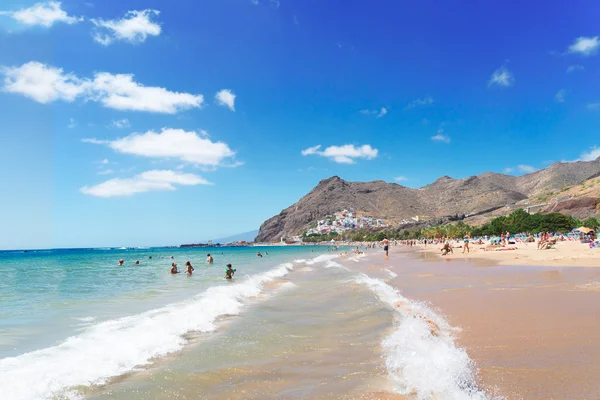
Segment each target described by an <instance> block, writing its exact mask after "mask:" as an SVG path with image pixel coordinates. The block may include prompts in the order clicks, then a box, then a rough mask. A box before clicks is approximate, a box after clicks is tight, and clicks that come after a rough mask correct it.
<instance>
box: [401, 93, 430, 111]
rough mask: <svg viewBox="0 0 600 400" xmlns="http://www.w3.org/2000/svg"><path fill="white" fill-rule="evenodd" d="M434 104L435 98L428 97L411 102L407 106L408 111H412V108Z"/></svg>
mask: <svg viewBox="0 0 600 400" xmlns="http://www.w3.org/2000/svg"><path fill="white" fill-rule="evenodd" d="M432 103H433V98H432V97H431V96H427V97H424V98H422V99H416V100H413V101H411V102H410V103H409V104H408V105H407V106H406V109H407V110H410V109H411V108H415V107H426V106H428V105H430V104H432Z"/></svg>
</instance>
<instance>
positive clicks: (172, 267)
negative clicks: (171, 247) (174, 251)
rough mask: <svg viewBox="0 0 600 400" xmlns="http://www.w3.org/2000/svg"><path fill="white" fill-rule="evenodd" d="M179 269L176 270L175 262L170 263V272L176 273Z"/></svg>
mask: <svg viewBox="0 0 600 400" xmlns="http://www.w3.org/2000/svg"><path fill="white" fill-rule="evenodd" d="M178 273H179V271H178V270H177V263H173V264H171V274H178Z"/></svg>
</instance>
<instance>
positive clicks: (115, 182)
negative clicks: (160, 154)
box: [79, 170, 211, 197]
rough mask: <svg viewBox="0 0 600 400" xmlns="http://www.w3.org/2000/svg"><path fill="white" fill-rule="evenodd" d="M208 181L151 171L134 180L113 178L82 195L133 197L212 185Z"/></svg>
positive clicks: (174, 173)
mask: <svg viewBox="0 0 600 400" xmlns="http://www.w3.org/2000/svg"><path fill="white" fill-rule="evenodd" d="M210 184H211V183H210V182H208V181H207V180H206V179H204V178H202V177H200V176H198V175H195V174H186V173H180V172H176V171H171V170H151V171H146V172H143V173H141V174H139V175H135V176H134V177H132V178H127V179H122V178H113V179H110V180H108V181H105V182H102V183H100V184H98V185H95V186H84V187H82V188H81V189H79V190H80V191H81V193H84V194H87V195H90V196H97V197H120V196H131V195H133V194H136V193H143V192H151V191H163V190H175V189H176V186H175V185H182V186H194V185H210Z"/></svg>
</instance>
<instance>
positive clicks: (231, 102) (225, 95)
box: [215, 89, 235, 111]
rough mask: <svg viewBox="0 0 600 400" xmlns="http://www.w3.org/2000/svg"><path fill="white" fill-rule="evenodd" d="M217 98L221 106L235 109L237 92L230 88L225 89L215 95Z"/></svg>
mask: <svg viewBox="0 0 600 400" xmlns="http://www.w3.org/2000/svg"><path fill="white" fill-rule="evenodd" d="M215 100H216V101H217V103H218V104H219V105H221V106H225V107H229V109H230V110H231V111H235V94H233V93H232V92H231V90H229V89H223V90H221V91H219V92H217V94H216V95H215Z"/></svg>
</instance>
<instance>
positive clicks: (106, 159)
mask: <svg viewBox="0 0 600 400" xmlns="http://www.w3.org/2000/svg"><path fill="white" fill-rule="evenodd" d="M100 164H102V165H106V164H110V161H108V158H105V159H104V160H102V161H100Z"/></svg>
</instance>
